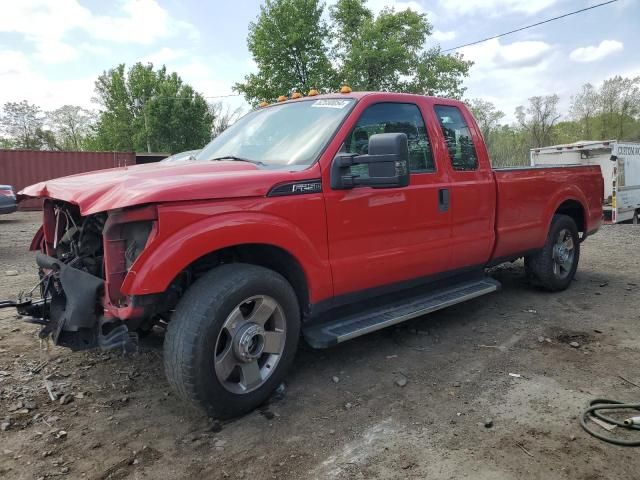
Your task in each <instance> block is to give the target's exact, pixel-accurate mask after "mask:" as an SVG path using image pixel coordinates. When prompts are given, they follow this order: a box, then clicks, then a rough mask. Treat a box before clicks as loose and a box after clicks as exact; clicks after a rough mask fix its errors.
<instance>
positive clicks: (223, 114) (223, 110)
mask: <svg viewBox="0 0 640 480" xmlns="http://www.w3.org/2000/svg"><path fill="white" fill-rule="evenodd" d="M209 113H210V114H211V117H212V118H213V122H212V124H211V138H212V139H213V138H215V137H217V136H218V135H220V134H221V133H222V132H224V131H225V130H226V129H227V128H229V127H230V126H231V125H233V124H234V123H235V121H236V120H238V119H239V118H240V117H241V116H242V108H240V107H237V108H233V109H232V108H231V107H230V106H229V105H225V104H224V103H222V102H212V103H210V104H209Z"/></svg>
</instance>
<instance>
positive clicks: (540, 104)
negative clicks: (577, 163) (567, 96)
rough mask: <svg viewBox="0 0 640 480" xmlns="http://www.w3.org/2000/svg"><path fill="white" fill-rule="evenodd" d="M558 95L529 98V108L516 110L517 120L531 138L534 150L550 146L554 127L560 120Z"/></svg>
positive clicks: (520, 107) (530, 141)
mask: <svg viewBox="0 0 640 480" xmlns="http://www.w3.org/2000/svg"><path fill="white" fill-rule="evenodd" d="M559 101H560V97H558V95H546V96H536V97H531V98H529V106H528V107H526V108H525V107H523V106H522V105H521V106H519V107H517V108H516V118H517V119H518V123H519V124H520V128H521V129H522V131H523V132H524V133H526V135H527V136H528V137H529V144H530V145H531V147H532V148H538V147H544V146H545V145H549V144H550V143H551V141H552V138H553V127H554V125H555V124H556V122H557V121H558V119H559V118H560V114H559V113H558V102H559Z"/></svg>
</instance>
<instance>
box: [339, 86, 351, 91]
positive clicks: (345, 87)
mask: <svg viewBox="0 0 640 480" xmlns="http://www.w3.org/2000/svg"><path fill="white" fill-rule="evenodd" d="M340 93H351V87H350V86H349V85H347V84H344V85H342V87H340Z"/></svg>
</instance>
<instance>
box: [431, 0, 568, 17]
mask: <svg viewBox="0 0 640 480" xmlns="http://www.w3.org/2000/svg"><path fill="white" fill-rule="evenodd" d="M556 2H557V0H481V1H479V0H440V1H439V4H440V7H441V8H442V9H444V10H446V11H448V12H449V13H450V14H454V15H458V16H459V15H476V14H478V13H483V14H486V15H490V16H498V15H505V14H508V13H522V14H525V15H533V14H534V13H538V12H540V11H542V10H544V9H545V8H547V7H550V6H551V5H553V4H555V3H556Z"/></svg>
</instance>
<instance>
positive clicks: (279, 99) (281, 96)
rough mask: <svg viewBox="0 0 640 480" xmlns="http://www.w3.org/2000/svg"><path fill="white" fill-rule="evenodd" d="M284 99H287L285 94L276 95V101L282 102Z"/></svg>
mask: <svg viewBox="0 0 640 480" xmlns="http://www.w3.org/2000/svg"><path fill="white" fill-rule="evenodd" d="M286 99H287V97H286V96H285V95H280V96H279V97H278V101H279V102H284V101H285V100H286Z"/></svg>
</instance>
